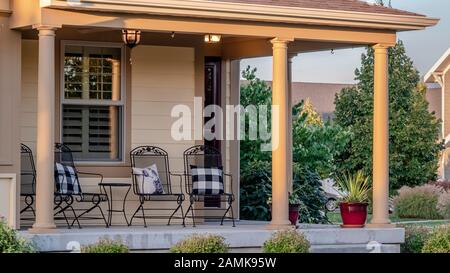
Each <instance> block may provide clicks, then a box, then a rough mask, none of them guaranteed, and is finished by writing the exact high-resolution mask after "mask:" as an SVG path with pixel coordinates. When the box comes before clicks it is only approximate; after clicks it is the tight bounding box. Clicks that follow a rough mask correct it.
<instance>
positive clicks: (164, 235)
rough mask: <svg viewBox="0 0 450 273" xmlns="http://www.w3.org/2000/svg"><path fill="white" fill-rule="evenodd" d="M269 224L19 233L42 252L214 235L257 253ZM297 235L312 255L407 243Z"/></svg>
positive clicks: (399, 233) (314, 232)
mask: <svg viewBox="0 0 450 273" xmlns="http://www.w3.org/2000/svg"><path fill="white" fill-rule="evenodd" d="M267 224H268V223H266V222H256V221H238V222H237V223H236V225H237V227H235V228H233V227H231V226H230V225H228V224H225V225H223V226H220V225H219V224H218V223H207V224H204V225H199V226H197V227H196V228H193V227H191V226H187V227H186V228H182V227H181V226H178V225H172V226H166V225H158V226H156V225H155V226H151V227H149V228H143V227H137V226H133V227H121V226H115V227H110V228H108V229H106V228H102V227H89V228H83V229H81V230H79V229H70V230H69V229H58V230H57V232H50V233H41V234H33V233H30V232H29V231H21V232H20V233H21V235H22V236H24V237H26V238H29V239H30V240H32V241H33V243H34V244H35V245H36V247H37V248H38V250H39V251H42V252H67V251H71V250H72V251H73V248H74V247H75V248H76V247H77V246H80V245H86V244H92V243H95V242H97V241H98V240H99V239H102V238H108V239H112V240H119V241H122V242H123V243H125V244H126V245H127V246H128V247H129V248H130V250H131V251H132V252H167V251H168V250H169V249H170V247H171V246H173V245H174V244H176V243H177V242H178V241H180V240H182V239H184V238H185V237H186V236H189V235H192V234H205V233H209V234H216V235H220V236H223V237H224V238H225V239H226V241H227V243H228V244H229V245H230V252H239V253H243V252H252V253H258V252H261V247H262V245H263V244H264V242H265V241H266V240H267V239H269V238H270V236H271V234H272V233H273V232H274V231H272V230H268V229H267V228H266V226H267ZM297 231H298V232H301V233H303V234H304V235H305V236H306V238H307V239H308V240H309V241H310V243H311V249H310V251H311V252H313V253H337V252H338V253H398V252H400V244H401V243H403V241H404V229H402V228H364V229H342V228H340V227H339V226H335V225H301V226H300V227H299V229H298V230H297Z"/></svg>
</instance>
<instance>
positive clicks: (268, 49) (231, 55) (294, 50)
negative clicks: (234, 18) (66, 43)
mask: <svg viewBox="0 0 450 273" xmlns="http://www.w3.org/2000/svg"><path fill="white" fill-rule="evenodd" d="M22 38H23V39H31V40H35V39H38V35H37V31H35V30H34V29H25V30H23V31H22ZM57 38H58V40H84V41H96V42H114V43H122V36H121V32H120V30H119V29H110V28H99V27H63V28H61V29H59V30H58V31H57ZM141 44H142V45H159V46H181V47H183V46H188V47H196V46H199V45H202V46H203V47H204V49H205V54H206V55H210V56H216V55H217V56H221V57H222V58H224V59H230V60H234V59H241V58H255V57H264V56H271V55H272V53H273V52H272V44H271V43H270V39H268V38H264V37H239V36H233V35H225V36H223V39H222V41H221V43H218V44H205V43H204V42H203V35H200V34H186V33H175V36H174V37H173V38H172V35H171V33H170V32H143V34H142V40H141ZM359 46H364V44H349V43H334V42H320V41H307V40H296V41H293V42H291V43H290V44H289V53H291V54H300V53H306V52H316V51H324V50H331V49H342V48H351V47H359Z"/></svg>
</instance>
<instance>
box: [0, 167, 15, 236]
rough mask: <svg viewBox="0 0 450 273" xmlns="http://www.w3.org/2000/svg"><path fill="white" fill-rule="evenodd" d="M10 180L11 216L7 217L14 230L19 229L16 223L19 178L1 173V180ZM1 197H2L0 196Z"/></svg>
mask: <svg viewBox="0 0 450 273" xmlns="http://www.w3.org/2000/svg"><path fill="white" fill-rule="evenodd" d="M3 179H5V180H8V179H9V180H10V182H11V183H10V184H11V185H10V189H9V205H10V207H9V215H7V216H6V217H7V220H8V225H10V226H11V227H13V228H16V227H17V222H16V214H17V211H16V207H17V178H16V174H15V173H0V180H3ZM0 196H1V195H0Z"/></svg>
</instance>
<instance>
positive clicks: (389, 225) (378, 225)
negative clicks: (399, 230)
mask: <svg viewBox="0 0 450 273" xmlns="http://www.w3.org/2000/svg"><path fill="white" fill-rule="evenodd" d="M396 226H397V225H396V224H392V223H390V222H387V223H386V222H384V223H383V222H380V223H369V224H367V225H366V228H395V227H396Z"/></svg>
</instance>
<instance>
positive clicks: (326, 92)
mask: <svg viewBox="0 0 450 273" xmlns="http://www.w3.org/2000/svg"><path fill="white" fill-rule="evenodd" d="M351 86H352V85H351V84H339V83H309V82H293V83H292V100H293V103H294V104H295V103H298V102H300V101H301V100H306V99H310V100H311V102H312V104H313V105H314V109H315V110H316V111H317V112H318V113H319V114H321V115H322V118H323V119H324V120H327V119H328V118H333V117H334V110H335V105H334V99H335V97H336V94H338V93H340V92H341V90H342V89H344V88H347V87H351Z"/></svg>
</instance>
